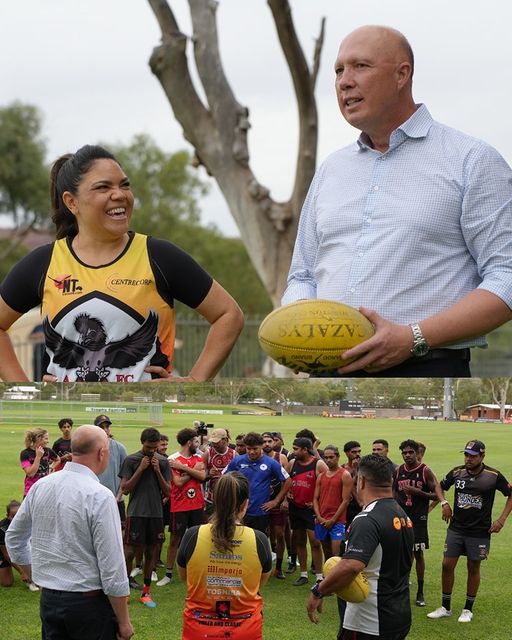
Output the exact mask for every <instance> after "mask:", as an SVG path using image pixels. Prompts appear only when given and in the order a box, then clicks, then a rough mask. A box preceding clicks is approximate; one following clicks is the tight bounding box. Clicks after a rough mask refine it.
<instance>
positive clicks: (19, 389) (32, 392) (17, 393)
mask: <svg viewBox="0 0 512 640" xmlns="http://www.w3.org/2000/svg"><path fill="white" fill-rule="evenodd" d="M40 393H41V392H40V391H39V389H38V388H37V387H34V386H22V385H18V386H15V387H11V388H10V389H7V391H4V394H3V399H4V400H34V399H37V398H38V397H39V394H40Z"/></svg>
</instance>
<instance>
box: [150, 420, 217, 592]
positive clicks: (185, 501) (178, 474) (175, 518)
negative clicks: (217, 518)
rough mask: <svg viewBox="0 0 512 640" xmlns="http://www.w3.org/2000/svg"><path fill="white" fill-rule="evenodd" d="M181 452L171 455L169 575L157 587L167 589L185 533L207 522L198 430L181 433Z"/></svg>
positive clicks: (167, 569)
mask: <svg viewBox="0 0 512 640" xmlns="http://www.w3.org/2000/svg"><path fill="white" fill-rule="evenodd" d="M176 440H177V441H178V444H179V445H180V449H179V451H176V453H173V454H172V455H171V456H169V465H170V467H171V469H172V481H171V524H170V525H169V530H170V533H171V540H170V543H169V548H168V549H167V568H166V570H165V576H164V577H163V578H162V579H161V580H159V581H158V582H157V583H156V584H157V587H165V586H166V585H168V584H169V583H170V582H171V580H172V569H173V566H174V560H175V559H176V554H177V553H178V547H179V546H180V542H181V539H182V538H183V534H184V533H185V531H186V530H187V529H188V528H189V527H194V526H196V525H200V524H203V522H204V496H203V488H202V486H201V483H203V482H204V481H205V480H206V469H205V465H204V460H203V456H202V455H201V454H200V453H198V451H197V449H198V447H199V438H198V435H197V430H196V429H189V428H188V429H182V430H181V431H178V434H177V435H176Z"/></svg>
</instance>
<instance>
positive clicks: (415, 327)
mask: <svg viewBox="0 0 512 640" xmlns="http://www.w3.org/2000/svg"><path fill="white" fill-rule="evenodd" d="M409 327H410V329H411V331H412V347H411V353H412V354H413V355H414V356H416V357H420V358H421V356H425V355H427V353H428V352H429V346H428V343H427V341H426V340H425V337H424V336H423V332H422V331H421V327H420V325H419V324H418V323H417V322H415V323H413V324H410V325H409Z"/></svg>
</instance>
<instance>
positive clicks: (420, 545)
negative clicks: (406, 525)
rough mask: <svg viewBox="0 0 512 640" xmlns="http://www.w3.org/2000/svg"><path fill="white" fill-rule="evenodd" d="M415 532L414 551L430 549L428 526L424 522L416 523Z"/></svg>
mask: <svg viewBox="0 0 512 640" xmlns="http://www.w3.org/2000/svg"><path fill="white" fill-rule="evenodd" d="M413 532H414V547H413V549H414V551H425V549H428V548H429V546H428V542H429V541H428V528H427V527H426V526H425V525H423V524H418V525H417V524H415V525H414V527H413Z"/></svg>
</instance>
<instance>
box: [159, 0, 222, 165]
mask: <svg viewBox="0 0 512 640" xmlns="http://www.w3.org/2000/svg"><path fill="white" fill-rule="evenodd" d="M148 1H149V4H150V5H151V8H152V9H153V11H154V13H155V16H156V18H157V20H158V24H159V25H160V29H161V30H162V44H161V45H160V46H158V47H155V49H154V50H153V53H152V55H151V58H150V61H149V66H150V67H151V71H152V72H153V73H154V74H155V75H156V76H157V78H158V79H159V80H160V84H161V85H162V87H163V89H164V91H165V93H166V95H167V98H168V100H169V102H170V103H171V106H172V108H173V111H174V114H175V116H176V118H177V120H178V121H179V122H180V124H181V125H182V127H183V134H184V136H185V138H186V139H187V140H188V141H189V142H190V144H192V146H194V147H197V146H198V145H199V143H200V140H201V138H202V137H203V136H204V135H206V134H207V133H208V131H209V130H210V129H211V116H210V113H209V112H208V110H207V109H206V108H205V107H204V105H203V103H202V102H201V100H200V98H199V96H198V94H197V91H196V89H195V87H194V84H193V82H192V78H191V76H190V71H189V68H188V61H187V53H186V46H187V36H186V35H185V34H183V33H182V32H181V31H180V29H179V27H178V23H177V21H176V19H175V17H174V14H173V12H172V10H171V8H170V7H169V5H168V3H167V2H166V1H165V0H148ZM198 157H199V158H200V160H201V161H202V160H203V159H202V158H201V156H198Z"/></svg>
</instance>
